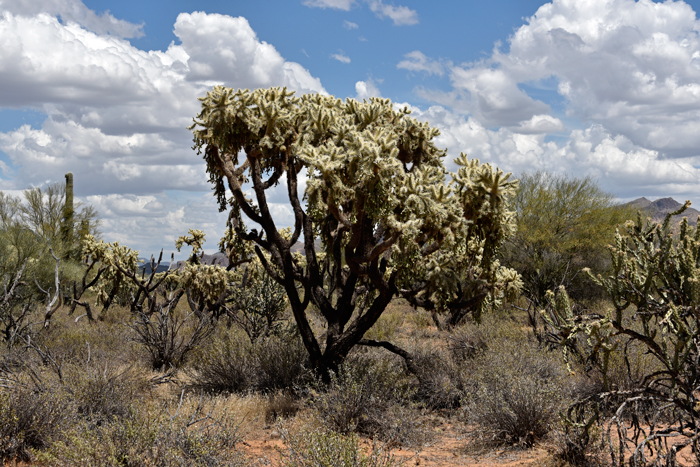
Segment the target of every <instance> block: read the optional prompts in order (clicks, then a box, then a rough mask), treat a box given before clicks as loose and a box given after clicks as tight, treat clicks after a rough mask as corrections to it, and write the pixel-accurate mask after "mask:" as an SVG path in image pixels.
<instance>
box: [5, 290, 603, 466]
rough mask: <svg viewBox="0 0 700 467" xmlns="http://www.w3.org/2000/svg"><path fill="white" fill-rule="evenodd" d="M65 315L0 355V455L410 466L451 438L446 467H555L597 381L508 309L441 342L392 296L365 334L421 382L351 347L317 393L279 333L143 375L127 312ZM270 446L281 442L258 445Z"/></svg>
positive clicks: (145, 355)
mask: <svg viewBox="0 0 700 467" xmlns="http://www.w3.org/2000/svg"><path fill="white" fill-rule="evenodd" d="M185 313H186V310H185V309H184V307H182V309H180V308H178V309H177V310H176V311H175V314H176V315H178V314H182V315H184V314H185ZM75 318H76V316H75V315H73V316H69V315H68V310H67V308H66V309H62V310H60V311H58V312H57V313H56V314H55V319H54V321H53V322H52V323H51V325H50V327H48V328H46V329H42V330H41V331H39V332H36V333H35V334H34V335H33V337H32V339H31V340H26V341H25V342H24V343H23V344H19V345H14V346H13V347H7V346H5V347H3V348H2V351H0V362H1V366H0V375H1V379H0V384H1V385H2V389H1V392H0V419H1V420H0V455H2V458H3V459H5V460H6V461H10V460H15V461H23V462H30V463H32V464H36V465H86V466H87V465H129V466H137V465H144V466H145V465H168V466H170V465H207V466H209V465H254V464H256V463H257V465H265V464H264V462H263V461H262V460H261V459H267V460H266V461H265V462H272V463H273V464H274V463H281V464H280V465H289V466H302V465H304V466H307V465H313V466H322V465H328V466H331V465H353V466H354V465H363V466H375V465H376V466H379V465H382V466H384V465H398V464H399V463H409V464H413V463H414V462H420V460H419V459H421V457H420V456H421V454H420V453H421V452H430V450H431V446H433V447H434V446H439V445H441V443H446V442H447V441H448V440H449V439H452V440H453V442H452V443H451V444H449V452H450V455H451V456H453V459H452V461H453V462H457V463H459V462H467V460H468V459H470V460H469V462H476V460H475V459H476V457H474V456H482V457H483V456H484V455H485V453H488V452H491V453H494V452H502V451H503V450H504V449H507V450H508V452H511V455H512V453H514V452H515V453H517V452H522V453H524V452H526V451H524V450H526V449H530V448H533V447H537V448H538V449H539V451H537V452H538V457H537V459H538V461H542V462H544V461H545V460H546V459H549V461H551V462H554V461H555V459H556V458H557V456H559V455H560V454H561V453H562V452H563V450H564V449H565V446H564V444H565V439H564V438H565V435H564V431H563V430H564V427H563V425H562V424H561V422H560V420H559V418H558V415H557V414H558V412H559V411H562V410H563V409H564V408H565V407H566V404H567V403H568V402H569V401H570V400H571V398H572V397H574V395H575V393H576V392H577V391H586V390H589V389H588V388H589V386H591V385H595V384H596V382H595V381H591V380H587V379H585V378H584V377H583V376H580V375H576V374H573V375H572V374H569V372H568V371H567V370H566V369H565V366H564V364H563V361H562V358H561V355H560V354H559V353H554V352H551V351H549V350H548V349H547V348H546V347H543V346H541V345H539V344H538V343H537V341H536V340H535V339H534V337H533V335H532V333H531V332H530V331H529V329H528V328H527V326H526V325H525V323H526V316H525V315H524V314H521V315H514V314H513V313H511V312H505V311H504V312H501V313H500V314H499V313H498V312H496V313H493V314H491V315H488V316H485V317H484V320H483V322H482V323H480V324H476V323H473V322H468V323H466V324H464V325H462V326H460V327H459V328H457V329H455V330H454V331H452V332H447V331H438V330H436V329H435V327H434V326H432V320H431V319H430V316H429V315H427V314H426V313H425V312H423V311H415V310H413V309H412V308H410V307H409V306H408V305H407V304H406V303H405V302H402V301H401V300H397V301H395V302H393V303H392V304H391V306H390V309H389V310H388V311H387V312H386V313H385V314H384V315H383V316H382V317H381V318H380V320H379V321H378V323H377V324H376V325H375V327H374V328H373V329H372V330H371V331H370V334H371V336H372V337H373V338H376V339H385V338H391V339H392V340H393V341H394V342H397V343H399V344H400V345H402V346H403V347H404V348H406V349H409V350H410V352H412V354H413V355H415V364H416V365H417V366H418V368H419V369H420V372H419V374H418V375H417V376H416V375H413V374H411V373H410V372H408V371H407V369H406V367H405V364H404V362H403V360H402V359H400V358H398V357H397V356H395V355H393V354H390V353H388V352H386V351H385V350H383V349H375V348H364V347H359V348H357V349H356V350H355V351H354V352H353V353H352V354H351V356H350V357H349V358H348V360H347V361H346V363H345V364H344V365H343V366H342V368H341V370H340V371H339V372H338V373H337V374H334V375H333V378H332V381H331V384H330V385H327V386H326V385H324V384H323V383H321V382H320V381H318V380H317V379H316V378H315V376H314V374H313V373H312V372H310V371H309V370H308V364H307V358H308V356H307V354H306V352H305V350H304V348H303V346H302V345H301V342H300V339H299V337H298V336H297V335H296V334H295V333H294V332H293V330H292V328H290V329H286V330H284V331H283V332H279V333H277V334H276V335H274V336H270V337H268V338H262V339H258V340H256V341H254V342H251V340H250V339H249V338H248V336H247V335H246V333H245V332H244V331H243V330H242V329H241V328H240V327H239V326H237V325H236V324H235V323H234V322H232V323H228V322H227V321H226V320H221V321H220V322H219V323H217V325H216V327H215V329H214V330H213V331H212V333H211V335H210V336H209V337H208V338H207V339H206V340H203V341H202V342H201V343H200V344H199V345H198V346H197V347H196V348H195V349H194V350H193V351H192V352H191V353H190V354H188V355H187V358H186V359H183V361H182V364H181V365H180V366H179V367H177V368H175V367H170V368H162V369H161V370H154V369H153V364H152V361H153V358H152V353H151V352H150V351H149V349H148V348H147V347H146V346H144V345H143V344H142V343H139V341H140V337H139V334H138V333H137V332H135V330H134V326H133V323H134V322H136V321H138V317H134V316H133V315H132V314H131V313H130V312H129V310H128V309H125V308H120V307H113V308H111V309H110V311H109V313H108V314H107V315H106V316H104V317H103V319H102V320H98V321H95V322H90V321H88V320H87V319H84V318H83V319H78V320H76V319H75ZM175 321H176V320H175ZM192 325H193V326H194V323H193V324H192ZM189 331H190V329H183V330H182V332H184V333H187V332H189ZM315 332H318V333H322V332H323V329H321V328H316V329H315ZM271 436H272V438H273V441H271V442H272V443H273V444H274V443H275V442H276V443H277V446H278V448H277V449H267V450H265V449H263V447H262V446H261V444H260V443H261V442H263V441H265V440H268V439H271ZM370 440H371V441H370ZM455 440H456V442H455ZM513 449H515V451H513ZM393 451H395V454H396V455H392V452H393ZM591 452H592V454H591V455H592V456H594V457H595V450H592V451H591ZM402 453H403V456H402ZM406 453H412V454H410V455H409V456H408V457H406ZM504 459H505V460H504V462H503V465H506V464H507V462H506V461H507V459H509V457H506V458H504ZM500 464H501V463H500V462H499V461H498V460H495V461H493V462H492V464H491V465H500ZM423 465H430V462H429V460H428V459H425V456H424V460H423ZM435 465H438V463H435ZM465 465H466V464H465ZM561 465H564V464H561Z"/></svg>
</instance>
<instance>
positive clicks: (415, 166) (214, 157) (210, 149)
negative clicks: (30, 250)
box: [190, 86, 520, 371]
mask: <svg viewBox="0 0 700 467" xmlns="http://www.w3.org/2000/svg"><path fill="white" fill-rule="evenodd" d="M200 100H201V101H202V111H201V112H200V114H199V115H198V116H197V118H196V119H195V122H194V124H193V125H192V126H191V127H190V129H191V130H192V131H193V133H194V142H195V148H196V149H197V150H198V151H199V152H200V154H203V157H204V159H205V161H206V164H207V172H208V174H209V180H210V182H211V183H213V184H214V192H215V196H216V198H217V200H218V203H219V208H220V210H221V211H229V220H228V226H227V227H228V229H227V237H226V238H225V239H224V240H222V245H221V246H222V250H224V251H226V252H227V253H228V254H229V257H230V259H232V260H234V259H235V260H236V261H240V259H241V258H242V257H243V258H244V257H245V255H246V254H251V252H253V251H254V252H255V253H254V254H255V255H256V256H257V258H258V260H259V261H260V262H261V264H262V265H263V267H264V268H265V270H266V272H267V274H269V275H270V276H271V277H272V278H273V279H274V280H275V281H276V282H277V283H279V284H280V285H282V286H283V287H284V288H285V290H286V293H287V295H288V298H289V303H290V305H291V308H292V312H293V314H294V318H295V320H296V324H297V326H298V328H299V331H300V334H301V336H302V339H303V341H304V344H305V346H306V348H307V350H308V351H309V354H310V357H311V363H312V365H313V366H314V367H315V368H317V369H320V370H322V371H323V370H325V369H332V368H335V367H336V366H337V365H338V364H339V363H340V362H342V360H343V359H344V358H345V356H346V355H347V353H348V351H349V350H350V349H351V348H352V347H354V346H355V345H357V344H366V345H382V346H384V347H387V348H389V349H390V350H392V348H393V349H394V350H396V348H395V346H392V345H390V344H388V345H385V344H387V343H374V342H368V341H366V340H363V336H364V333H365V332H366V331H367V330H368V329H369V328H371V327H372V325H373V324H374V323H375V322H376V321H377V319H378V318H379V316H380V315H381V314H382V312H383V311H384V310H385V308H386V306H387V305H388V304H389V302H390V301H391V300H392V298H394V297H397V296H400V297H403V298H405V299H406V300H408V302H409V303H411V304H413V305H414V306H419V307H423V308H425V309H427V310H430V311H432V312H433V313H434V316H436V318H437V313H442V312H444V313H447V314H448V324H451V325H454V324H456V323H458V322H459V321H460V320H461V319H462V318H463V317H464V316H465V315H466V314H467V313H470V312H472V313H475V314H476V315H478V313H479V312H480V311H481V310H482V309H484V308H485V307H486V306H489V305H492V304H496V303H498V302H499V300H501V299H502V298H503V296H504V294H511V293H514V292H516V291H517V290H519V288H520V279H519V276H518V275H517V273H515V271H513V270H511V269H508V268H505V267H503V266H501V265H500V264H499V262H498V260H497V259H496V254H497V252H498V249H499V247H500V246H501V244H502V243H503V241H504V239H505V238H506V237H508V236H509V235H511V234H512V233H513V230H514V220H513V213H512V212H510V211H509V209H508V207H509V202H510V199H511V198H512V196H513V195H514V192H515V189H516V187H517V182H514V181H509V176H510V174H504V173H503V172H501V171H500V170H498V169H495V168H493V167H492V166H491V165H490V164H481V163H479V161H478V160H474V159H472V160H469V159H467V156H466V155H464V154H461V155H460V156H459V157H458V158H457V160H456V161H455V162H456V164H457V165H458V167H459V169H458V171H457V172H456V173H450V172H448V171H447V170H446V169H445V167H444V165H443V158H444V157H445V156H446V151H445V150H442V149H438V148H437V147H436V146H435V144H434V139H435V138H436V137H437V136H438V135H439V131H438V130H437V129H436V128H433V127H431V126H430V125H429V124H428V123H425V122H420V121H418V120H416V119H414V118H411V117H410V116H409V114H410V111H409V110H408V109H406V108H404V109H400V110H399V109H395V107H394V106H393V105H392V103H391V102H390V101H389V100H388V99H379V98H372V99H370V100H369V101H364V102H358V101H356V100H353V99H347V100H345V101H342V100H340V99H336V98H335V97H332V96H324V95H320V94H307V95H303V96H301V97H295V96H294V95H293V93H292V92H289V91H287V89H286V88H270V89H258V90H255V91H249V90H238V91H236V90H233V89H228V88H225V87H222V86H216V87H214V88H213V90H212V91H211V92H209V93H207V95H206V96H205V97H203V98H201V99H200ZM273 190H274V192H275V197H276V199H278V198H279V196H280V194H281V193H285V194H286V196H285V197H286V198H287V200H288V202H289V206H290V208H291V212H292V215H293V224H294V227H293V229H291V231H288V232H287V235H285V234H283V232H282V231H281V229H279V228H278V219H276V218H275V217H274V216H273V214H272V206H271V204H270V202H269V200H270V199H272V198H271V197H272V192H273ZM249 196H250V197H252V198H253V199H250V198H249ZM244 216H245V217H247V218H248V219H249V220H250V221H251V222H252V224H253V225H254V226H255V228H253V229H248V228H247V227H246V226H245V225H244V224H243V218H244ZM298 242H299V243H301V244H302V245H303V253H302V254H299V252H298V248H296V247H295V245H296V244H297V243H298ZM251 246H253V247H254V248H251ZM310 303H313V304H314V305H315V306H316V307H317V308H318V309H319V310H320V312H321V314H322V315H323V317H324V319H325V320H326V322H327V333H326V342H325V345H324V346H322V345H320V344H319V342H318V340H317V338H316V336H315V335H314V333H313V332H312V330H311V326H310V324H309V320H308V318H307V315H306V311H307V309H308V306H309V304H310ZM436 321H437V320H436ZM322 348H323V350H322Z"/></svg>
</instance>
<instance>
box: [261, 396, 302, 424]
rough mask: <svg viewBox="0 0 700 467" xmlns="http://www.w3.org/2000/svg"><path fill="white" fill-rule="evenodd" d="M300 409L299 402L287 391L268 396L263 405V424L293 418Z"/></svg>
mask: <svg viewBox="0 0 700 467" xmlns="http://www.w3.org/2000/svg"><path fill="white" fill-rule="evenodd" d="M299 409H301V405H300V404H299V400H298V398H297V397H294V394H291V393H290V392H289V391H278V392H276V393H274V394H270V395H269V397H268V398H267V401H266V404H265V423H267V424H272V423H275V422H276V421H278V420H283V419H286V418H289V417H293V416H294V415H296V413H297V412H298V411H299Z"/></svg>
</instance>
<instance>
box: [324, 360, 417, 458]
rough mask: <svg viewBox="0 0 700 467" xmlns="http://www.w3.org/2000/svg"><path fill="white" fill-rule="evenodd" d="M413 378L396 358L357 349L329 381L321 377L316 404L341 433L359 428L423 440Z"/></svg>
mask: <svg viewBox="0 0 700 467" xmlns="http://www.w3.org/2000/svg"><path fill="white" fill-rule="evenodd" d="M412 394H413V388H412V386H411V379H410V377H409V376H408V375H407V374H406V373H405V372H404V369H403V367H402V366H401V364H400V363H399V362H397V361H395V360H393V359H387V358H381V357H377V356H374V355H372V354H368V353H363V354H354V355H352V356H350V357H348V359H347V360H346V362H345V363H344V364H343V366H342V367H341V368H340V369H339V370H338V372H337V373H333V374H331V381H330V384H324V383H322V382H320V381H319V382H317V384H316V385H315V388H314V390H313V394H312V396H313V397H312V401H311V404H312V407H313V408H314V409H315V411H316V414H317V417H318V418H319V420H321V422H322V424H323V426H325V427H327V428H328V429H330V430H332V431H335V432H338V433H343V434H347V433H352V432H356V433H361V434H365V435H369V436H372V437H378V438H380V439H383V440H386V441H389V440H391V441H397V442H401V443H404V444H420V443H422V442H423V441H424V440H425V439H426V437H427V436H428V434H427V433H424V432H423V430H422V426H421V424H420V423H418V421H417V417H416V414H415V410H413V408H411V407H408V406H406V403H407V402H408V401H409V400H410V399H411V398H412Z"/></svg>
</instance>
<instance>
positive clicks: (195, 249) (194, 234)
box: [175, 229, 206, 264]
mask: <svg viewBox="0 0 700 467" xmlns="http://www.w3.org/2000/svg"><path fill="white" fill-rule="evenodd" d="M204 237H206V234H205V233H204V232H202V231H201V230H197V229H189V235H182V236H180V237H178V238H177V240H176V241H175V248H177V251H180V249H181V248H182V246H183V245H188V246H191V247H192V254H191V255H190V257H189V258H188V259H187V262H188V263H190V264H199V258H197V255H198V254H199V253H200V252H201V251H204V249H203V247H202V245H204V242H205V240H204Z"/></svg>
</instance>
